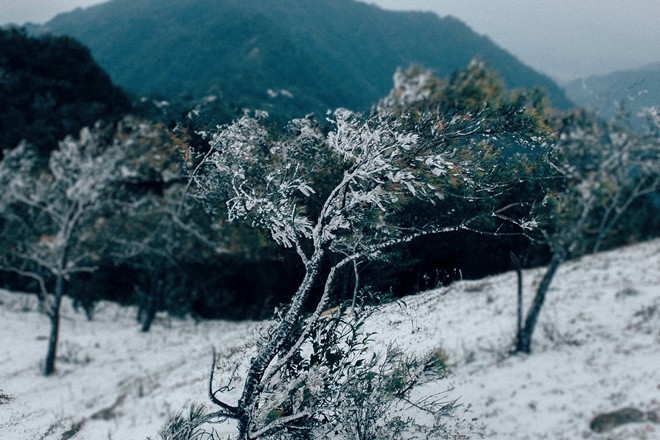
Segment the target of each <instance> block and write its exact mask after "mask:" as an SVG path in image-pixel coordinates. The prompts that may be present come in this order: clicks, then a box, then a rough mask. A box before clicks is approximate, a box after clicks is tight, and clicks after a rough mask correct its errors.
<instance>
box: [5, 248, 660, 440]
mask: <svg viewBox="0 0 660 440" xmlns="http://www.w3.org/2000/svg"><path fill="white" fill-rule="evenodd" d="M541 274H542V272H541V271H540V270H530V271H526V272H525V274H524V282H525V293H526V300H527V301H528V302H529V298H530V297H531V295H532V293H533V286H534V285H535V283H537V282H538V280H539V279H540V277H541ZM515 296H516V277H515V274H514V273H506V274H503V275H500V276H495V277H491V278H488V279H484V280H479V281H464V282H459V283H455V284H454V285H452V286H450V287H448V288H443V289H440V290H435V291H431V292H425V293H422V294H419V295H417V296H414V297H407V298H405V300H404V301H399V302H396V303H391V304H388V305H386V306H383V307H382V308H381V309H380V310H379V311H378V312H377V313H375V314H374V315H373V317H372V318H371V319H370V321H369V323H368V325H369V330H371V331H376V332H378V335H377V336H376V340H377V341H378V342H379V344H382V345H383V346H385V345H386V344H388V343H391V342H396V343H397V344H399V345H400V346H402V347H404V348H405V349H407V350H412V351H416V352H419V353H424V352H428V351H429V350H431V349H437V348H442V350H444V352H445V353H446V354H447V356H448V359H449V364H450V368H451V374H450V375H449V377H448V378H446V379H444V380H442V381H440V382H436V383H435V384H434V385H433V387H434V389H431V390H429V391H430V392H434V391H435V392H440V391H443V390H445V389H447V388H448V387H450V386H453V390H452V391H451V392H450V396H451V397H452V398H458V399H460V403H461V404H462V405H463V409H462V410H461V415H462V416H463V417H466V418H467V419H475V422H476V423H478V424H481V425H483V434H484V437H485V438H493V439H541V438H547V439H578V438H583V439H624V438H625V439H628V438H631V439H649V440H651V439H657V438H660V424H658V423H657V422H658V417H660V240H655V241H652V242H649V243H644V244H641V245H637V246H634V247H630V248H626V249H622V250H618V251H613V252H608V253H603V254H599V255H596V256H589V257H585V258H582V259H581V260H578V261H574V262H570V263H568V264H566V265H565V266H564V267H563V268H561V269H560V271H559V274H558V275H557V277H556V278H555V282H554V284H553V286H552V288H551V290H550V292H549V296H548V300H547V304H546V307H545V309H544V310H543V312H542V316H541V321H540V323H539V327H538V329H537V333H536V335H535V344H534V345H533V350H534V352H533V354H532V355H529V356H511V355H509V354H508V351H509V349H510V346H511V342H512V340H513V334H514V326H515ZM134 314H135V311H134V310H133V309H130V308H121V307H118V306H116V305H113V304H109V303H102V304H100V305H99V306H98V308H97V311H96V314H95V318H94V321H87V320H86V318H85V316H84V314H81V313H76V312H74V311H73V309H72V308H71V307H70V305H69V304H68V303H67V304H65V307H64V310H63V323H62V329H61V340H60V341H61V345H60V352H59V353H60V357H59V359H58V362H59V363H58V372H57V374H56V375H55V376H54V377H50V378H45V377H42V376H41V375H40V363H41V362H43V357H44V355H45V351H46V342H47V341H46V336H47V332H48V320H47V318H46V317H45V316H43V315H41V314H39V313H38V312H37V311H36V303H35V301H34V299H33V297H31V296H27V295H19V294H10V293H8V292H5V291H1V290H0V438H1V439H3V440H5V439H7V440H28V439H30V440H32V439H42V440H53V439H58V440H60V439H69V438H73V439H80V440H85V439H88V440H98V439H115V440H118V439H120V440H132V439H136V440H144V439H146V438H147V436H151V437H152V438H154V439H155V438H157V433H158V430H159V429H160V428H161V427H162V426H163V424H164V422H165V421H166V419H167V418H168V416H170V415H172V414H174V413H176V412H178V411H180V410H181V409H183V408H184V407H185V405H187V404H190V403H192V402H201V403H205V404H206V402H207V397H206V387H207V382H206V381H207V377H208V373H209V368H210V361H211V359H210V358H211V354H210V353H211V347H212V346H215V348H216V349H217V350H218V353H219V354H220V355H221V357H222V361H221V365H222V366H224V367H225V369H226V371H227V374H229V373H230V372H231V371H232V365H235V364H236V363H241V362H242V363H244V362H245V360H246V359H247V358H248V357H249V354H248V353H247V352H248V351H249V350H250V347H251V345H252V344H253V342H254V340H255V338H256V335H257V331H258V329H259V327H260V326H261V323H256V322H246V323H230V322H220V321H214V322H200V323H195V322H194V321H192V320H186V321H179V320H175V319H169V318H166V317H161V318H160V319H159V320H158V321H157V322H156V324H155V325H154V327H153V328H152V331H151V332H150V333H147V334H142V333H139V332H138V325H137V324H136V323H135V319H134ZM627 407H632V408H635V409H636V410H638V411H639V412H640V414H642V415H643V416H642V417H641V418H642V419H643V420H642V421H640V422H637V423H630V424H626V425H623V426H620V427H617V428H614V429H613V430H611V431H607V432H604V433H601V434H598V433H595V432H593V431H592V430H590V427H589V424H590V422H591V421H592V419H593V418H594V417H595V416H596V415H598V414H601V413H608V412H612V411H615V410H619V409H622V408H627ZM465 409H467V410H468V412H467V413H463V410H465Z"/></svg>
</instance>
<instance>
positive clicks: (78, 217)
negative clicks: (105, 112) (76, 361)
mask: <svg viewBox="0 0 660 440" xmlns="http://www.w3.org/2000/svg"><path fill="white" fill-rule="evenodd" d="M101 138H102V136H101V135H100V133H99V130H90V129H87V128H85V129H83V130H81V132H80V136H79V138H77V139H74V138H73V137H67V138H66V139H64V140H63V141H62V142H60V143H59V147H58V148H57V149H56V150H54V151H53V152H52V153H51V155H50V158H49V160H48V166H47V167H44V166H43V164H41V163H40V161H39V160H38V158H37V156H36V155H35V153H34V151H33V150H32V149H31V148H30V147H29V146H28V145H27V144H26V143H21V144H20V145H19V146H18V147H16V148H15V149H13V150H10V151H8V152H7V153H6V155H5V158H4V160H3V161H2V162H1V163H0V186H1V187H2V194H0V214H1V216H2V217H3V219H4V221H5V226H6V227H7V228H8V230H10V231H11V233H9V234H6V235H5V237H4V238H5V240H6V243H5V244H4V245H3V247H4V248H5V251H4V252H3V255H2V256H1V257H0V258H2V269H4V270H11V271H13V272H15V273H17V274H19V275H23V276H28V277H31V278H33V279H35V280H37V281H38V283H39V286H40V295H41V300H42V301H41V302H42V306H44V307H45V310H46V313H47V315H48V317H49V319H50V337H49V340H48V351H47V354H46V360H45V364H44V370H43V371H44V374H45V375H50V374H52V373H53V372H54V370H55V359H56V351H57V340H58V336H59V324H60V304H61V301H62V297H63V295H64V292H65V282H66V281H67V280H68V279H69V278H70V276H71V275H73V274H75V273H78V272H88V271H93V270H94V264H95V262H96V261H98V260H99V258H100V249H99V248H98V247H96V246H90V245H89V244H90V243H92V242H94V241H95V239H96V235H97V232H98V231H100V230H102V229H103V227H104V225H105V218H106V217H105V216H106V215H107V214H108V212H107V210H108V209H109V206H110V202H111V200H112V199H113V189H114V188H115V186H114V184H115V183H116V182H117V181H118V179H120V177H121V175H122V173H121V162H122V159H123V157H124V151H123V149H122V148H121V146H120V145H118V144H115V145H110V146H106V145H105V142H103V141H102V139H101Z"/></svg>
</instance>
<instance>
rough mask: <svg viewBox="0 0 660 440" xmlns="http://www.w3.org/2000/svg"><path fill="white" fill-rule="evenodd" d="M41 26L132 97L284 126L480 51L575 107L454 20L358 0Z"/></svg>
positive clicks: (231, 5)
mask: <svg viewBox="0 0 660 440" xmlns="http://www.w3.org/2000/svg"><path fill="white" fill-rule="evenodd" d="M45 29H46V30H48V31H51V32H56V33H60V34H65V35H70V36H73V37H74V38H77V39H79V40H80V41H82V42H84V43H85V44H86V45H88V46H89V47H90V48H91V50H92V52H93V54H94V56H95V58H96V59H97V60H98V61H99V63H100V64H101V65H102V66H104V68H105V69H106V70H107V71H108V72H109V74H110V75H111V77H112V78H113V80H114V81H115V82H117V83H118V84H119V85H121V86H122V87H124V88H126V89H127V90H130V91H132V92H134V93H137V94H140V95H144V94H147V95H152V94H157V95H159V96H167V97H168V98H169V99H177V100H184V101H188V102H190V101H191V100H194V99H195V98H202V97H204V96H207V95H215V96H217V97H218V99H219V101H220V102H222V103H223V107H224V108H223V112H224V111H228V112H230V113H231V112H232V111H235V110H238V111H240V109H241V108H243V107H248V108H259V109H262V110H267V111H270V112H271V113H272V114H273V116H275V117H276V119H277V120H278V121H279V122H285V121H287V120H288V119H289V118H291V117H300V116H303V115H304V114H307V113H310V112H318V113H319V114H320V115H323V114H324V113H325V111H326V110H327V109H333V108H336V107H347V108H352V109H355V110H366V109H368V108H369V106H370V105H371V104H372V103H374V102H375V101H376V100H378V98H380V97H381V96H383V95H384V94H385V93H386V92H387V91H388V90H389V88H390V86H391V75H392V72H393V71H394V70H395V69H396V68H397V67H398V66H407V65H409V64H410V63H413V62H418V63H423V64H424V65H426V66H428V67H430V68H432V69H433V70H434V72H435V73H436V75H438V76H441V77H442V76H445V75H449V74H451V73H452V72H453V71H454V70H456V69H458V68H460V67H462V66H465V65H466V64H467V63H468V62H469V61H470V59H471V58H472V57H474V56H477V55H478V56H481V57H482V58H483V59H484V60H486V61H488V62H489V63H491V65H492V66H493V68H494V69H496V70H497V71H498V72H499V73H500V74H501V75H502V77H503V78H504V79H505V81H506V83H507V85H508V86H509V87H527V88H531V87H534V86H540V87H543V88H544V89H546V90H547V91H548V93H549V94H550V95H551V96H552V99H553V101H554V103H555V105H557V106H560V107H567V106H569V105H570V103H569V101H568V100H567V99H566V98H565V96H564V94H563V92H562V91H561V90H560V89H559V88H558V87H557V86H556V85H555V84H554V83H553V82H552V81H551V80H550V79H549V78H547V77H545V76H543V75H541V74H538V73H537V72H535V71H533V70H532V69H530V68H528V67H526V66H524V65H523V64H522V63H520V62H519V61H518V60H516V59H515V58H514V57H513V56H512V55H510V54H509V53H507V52H506V51H504V50H502V49H501V48H499V47H498V46H496V45H495V44H494V43H492V42H491V41H490V40H489V39H488V38H486V37H483V36H479V35H477V34H476V33H474V32H473V31H472V30H471V29H469V28H468V27H467V26H466V25H464V24H463V23H462V22H460V21H458V20H456V19H454V18H443V19H440V18H439V17H437V16H436V15H434V14H430V13H419V12H416V13H412V12H391V11H384V10H381V9H378V8H376V7H374V6H371V5H368V4H365V3H362V2H356V1H353V0H303V1H300V0H295V1H292V0H273V1H260V0H248V1H245V0H241V1H238V0H223V1H214V2H208V1H202V0H193V1H187V2H178V1H169V0H168V1H163V0H140V1H134V0H114V1H111V2H108V3H105V4H101V5H98V6H94V7H91V8H89V9H86V10H77V11H74V12H71V13H68V14H62V15H60V16H58V17H56V18H55V19H53V20H52V21H51V22H49V23H48V24H47V25H46V26H45ZM269 89H270V90H271V93H270V95H269V92H268V91H269ZM289 93H290V95H289ZM235 115H236V114H235V113H234V114H233V115H232V114H229V115H227V116H229V117H231V116H235ZM225 122H226V120H225Z"/></svg>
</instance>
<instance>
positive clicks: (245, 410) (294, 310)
mask: <svg viewBox="0 0 660 440" xmlns="http://www.w3.org/2000/svg"><path fill="white" fill-rule="evenodd" d="M322 258H323V252H317V253H316V254H315V255H314V256H313V257H312V258H311V259H310V261H309V262H308V263H307V268H306V273H305V277H304V278H303V281H302V282H301V284H300V286H299V287H298V290H297V291H296V293H295V294H294V295H293V298H292V299H291V306H290V307H289V310H288V311H287V313H286V314H285V316H284V318H283V319H282V322H280V324H279V326H278V327H277V329H275V331H274V332H273V334H272V336H271V337H270V339H269V340H268V342H267V343H266V344H264V346H263V347H262V348H261V349H260V350H259V352H258V353H257V354H256V356H255V357H253V358H252V359H251V360H250V369H249V370H248V374H247V376H246V378H245V385H244V387H243V393H242V394H241V398H240V400H239V401H238V407H237V408H236V413H237V414H236V415H237V417H236V421H237V422H238V432H239V434H238V439H239V440H244V439H248V438H249V433H250V424H251V422H252V406H253V403H254V402H255V400H256V399H257V398H258V396H259V394H260V390H259V388H260V386H261V379H262V378H263V375H264V373H265V372H266V369H267V368H268V366H269V365H270V363H271V362H272V360H273V359H274V358H275V356H277V354H278V349H279V348H280V347H281V345H282V343H283V342H284V341H285V340H286V338H287V337H288V336H289V334H290V333H291V330H292V329H293V327H294V326H295V324H297V323H298V322H299V321H300V319H301V315H302V306H303V304H304V302H305V300H306V299H307V296H308V295H309V292H310V290H311V288H312V285H313V283H314V281H315V279H316V277H317V275H318V273H319V269H320V265H321V259H322Z"/></svg>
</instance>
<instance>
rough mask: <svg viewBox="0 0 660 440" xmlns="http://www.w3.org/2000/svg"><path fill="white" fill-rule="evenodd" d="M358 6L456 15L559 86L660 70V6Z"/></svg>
mask: <svg viewBox="0 0 660 440" xmlns="http://www.w3.org/2000/svg"><path fill="white" fill-rule="evenodd" d="M104 1H106V0H0V25H4V24H8V23H16V24H24V23H26V22H34V23H44V22H46V21H48V20H49V19H51V18H52V17H54V16H55V15H56V14H58V13H60V12H67V11H70V10H73V9H75V8H76V7H87V6H90V5H93V4H97V3H103V2H104ZM182 1H184V0H182ZM361 1H364V2H367V3H374V4H376V5H378V6H380V7H382V8H385V9H395V10H413V9H414V10H425V11H433V12H435V13H437V14H438V15H440V16H444V15H453V16H455V17H457V18H459V19H461V20H462V21H464V22H465V23H467V24H468V25H469V26H470V27H471V28H472V29H473V30H474V31H476V32H477V33H479V34H483V35H487V36H488V37H490V38H491V39H492V40H493V41H495V42H496V43H497V44H498V45H500V46H501V47H503V48H504V49H506V50H508V51H509V52H511V53H513V54H514V55H515V56H516V57H518V58H519V59H520V60H521V61H523V62H524V63H526V64H528V65H529V66H531V67H533V68H535V69H537V70H539V71H541V72H543V73H546V74H548V75H550V76H551V77H553V78H554V79H556V80H558V81H560V82H561V81H566V80H570V79H575V78H579V77H585V76H589V75H595V74H605V73H609V72H613V71H616V70H623V69H627V68H637V67H641V66H643V65H646V64H651V63H660V25H659V24H658V23H659V20H660V19H659V18H658V17H660V0H633V1H628V2H625V1H622V0H361Z"/></svg>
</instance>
